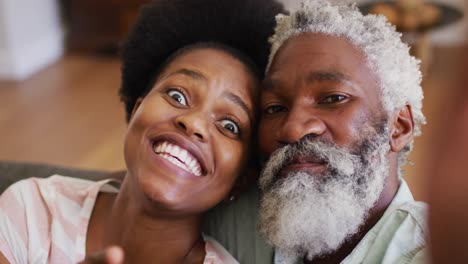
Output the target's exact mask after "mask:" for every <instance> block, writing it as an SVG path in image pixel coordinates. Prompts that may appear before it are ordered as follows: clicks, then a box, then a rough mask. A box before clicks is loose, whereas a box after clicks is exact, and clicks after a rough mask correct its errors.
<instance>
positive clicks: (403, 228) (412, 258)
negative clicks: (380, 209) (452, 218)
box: [204, 180, 429, 264]
mask: <svg viewBox="0 0 468 264" xmlns="http://www.w3.org/2000/svg"><path fill="white" fill-rule="evenodd" d="M258 196H259V194H258V190H257V189H252V190H251V191H250V192H247V193H245V194H243V195H241V197H240V199H238V200H237V201H235V202H234V203H231V204H221V205H219V206H218V207H217V208H215V209H214V210H211V211H210V212H209V213H208V214H207V217H206V219H205V222H204V224H205V232H206V233H207V234H210V235H211V236H213V237H214V238H216V239H217V240H218V241H219V242H220V243H221V244H222V245H223V246H224V247H225V248H226V249H227V250H228V251H229V252H230V253H231V254H232V255H233V256H234V257H235V258H236V259H237V260H238V261H239V263H243V264H244V263H245V264H251V263H252V264H253V263H255V264H262V263H264V264H271V263H275V261H274V259H279V258H281V253H279V252H278V251H277V252H276V253H275V252H274V250H273V249H272V248H271V247H270V246H268V245H267V244H266V243H265V241H264V240H263V239H262V238H261V236H260V235H259V234H258V232H257V231H256V228H255V227H256V217H257V208H258V199H259V197H258ZM426 213H427V206H426V205H425V204H424V203H422V202H416V201H414V199H413V196H412V194H411V191H410V190H409V188H408V185H407V184H406V182H405V181H404V180H402V181H401V183H400V187H399V189H398V192H397V194H396V195H395V197H394V198H393V200H392V203H391V204H390V206H389V207H388V208H387V210H386V211H385V213H384V215H383V216H382V218H381V219H380V220H379V222H377V224H376V225H375V226H374V227H373V228H372V229H371V230H370V231H369V232H368V233H367V234H366V235H365V236H364V238H363V239H362V240H361V242H360V243H359V244H358V246H357V247H356V248H355V249H354V250H353V251H352V252H351V254H350V255H349V256H348V257H347V258H346V259H345V260H344V261H343V262H342V263H343V264H351V263H352V264H356V263H364V264H367V263H382V264H389V263H392V264H393V263H398V264H400V263H428V262H429V261H428V254H427V248H426V242H425V241H426V239H427V238H428V229H427V226H426ZM287 263H302V261H301V260H300V259H290V260H289V262H287Z"/></svg>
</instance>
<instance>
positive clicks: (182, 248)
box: [87, 182, 205, 263]
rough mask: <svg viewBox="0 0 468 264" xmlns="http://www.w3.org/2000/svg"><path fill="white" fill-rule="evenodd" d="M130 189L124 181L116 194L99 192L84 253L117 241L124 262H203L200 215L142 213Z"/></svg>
mask: <svg viewBox="0 0 468 264" xmlns="http://www.w3.org/2000/svg"><path fill="white" fill-rule="evenodd" d="M130 189H131V188H129V186H128V184H126V183H125V182H124V184H123V185H122V188H121V190H120V192H119V194H118V195H115V194H114V195H112V194H104V193H101V194H100V195H99V197H98V199H97V201H96V205H95V209H94V212H93V215H92V217H91V220H90V223H89V229H88V234H89V238H88V239H87V246H89V247H88V248H87V253H92V252H93V251H99V250H103V249H104V248H106V247H108V246H110V245H118V246H120V247H122V248H123V250H124V255H125V262H126V263H197V262H198V263H200V262H202V261H203V258H204V255H205V248H204V242H203V239H202V238H201V231H200V222H201V216H200V215H195V216H194V215H192V216H184V217H177V216H172V215H168V214H167V213H166V214H164V213H162V214H158V213H157V212H151V214H149V213H145V211H144V210H143V209H142V207H141V206H140V205H141V202H138V201H136V200H135V195H134V194H132V193H131V190H130ZM194 260H195V261H194ZM199 260H201V261H199Z"/></svg>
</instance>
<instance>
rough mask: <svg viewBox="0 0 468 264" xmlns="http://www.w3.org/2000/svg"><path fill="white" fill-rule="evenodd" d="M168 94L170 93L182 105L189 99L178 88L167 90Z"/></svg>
mask: <svg viewBox="0 0 468 264" xmlns="http://www.w3.org/2000/svg"><path fill="white" fill-rule="evenodd" d="M167 95H169V96H170V97H171V98H172V99H174V101H176V102H177V103H178V104H181V105H185V106H186V105H187V99H186V98H185V95H184V94H183V93H182V92H181V91H179V90H176V89H171V90H169V91H167Z"/></svg>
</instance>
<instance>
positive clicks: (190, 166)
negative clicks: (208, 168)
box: [153, 142, 201, 176]
mask: <svg viewBox="0 0 468 264" xmlns="http://www.w3.org/2000/svg"><path fill="white" fill-rule="evenodd" d="M153 151H154V152H155V153H156V154H159V155H161V156H162V157H164V158H165V159H167V160H169V161H170V162H171V163H173V164H174V165H177V166H178V167H180V168H182V169H184V170H186V171H188V172H191V173H192V174H194V175H195V176H201V169H200V164H199V163H198V161H197V160H196V159H195V158H194V157H193V156H192V155H191V154H190V153H189V152H188V151H187V150H185V149H183V148H181V147H179V146H177V145H173V144H170V143H168V142H163V143H162V144H161V143H160V144H157V145H154V146H153Z"/></svg>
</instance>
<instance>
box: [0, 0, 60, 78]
mask: <svg viewBox="0 0 468 264" xmlns="http://www.w3.org/2000/svg"><path fill="white" fill-rule="evenodd" d="M57 2H58V1H57V0H0V79H11V80H24V79H26V78H28V77H29V76H31V75H32V74H34V73H35V72H37V71H38V70H40V69H42V68H43V67H45V66H47V65H48V64H50V63H52V62H54V61H55V60H57V59H58V58H60V57H61V56H62V54H63V50H64V48H63V47H64V45H63V39H64V34H63V28H62V25H61V21H60V12H59V8H58V3H57Z"/></svg>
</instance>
